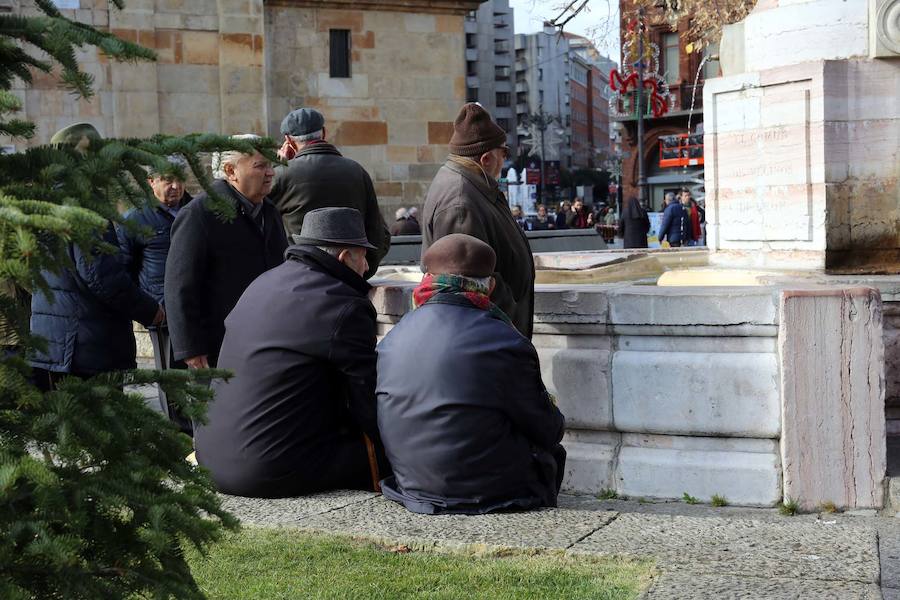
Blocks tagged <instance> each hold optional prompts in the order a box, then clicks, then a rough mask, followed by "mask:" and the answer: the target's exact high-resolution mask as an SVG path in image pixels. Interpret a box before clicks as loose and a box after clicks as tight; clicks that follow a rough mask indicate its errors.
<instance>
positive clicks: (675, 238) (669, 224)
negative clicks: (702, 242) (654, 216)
mask: <svg viewBox="0 0 900 600" xmlns="http://www.w3.org/2000/svg"><path fill="white" fill-rule="evenodd" d="M658 237H659V241H660V243H662V242H663V240H665V239H668V240H669V243H670V244H671V243H676V244H677V243H681V242H687V241H688V240H690V239H691V215H690V213H688V211H686V210H684V207H683V206H682V205H681V203H680V202H678V201H677V200H676V201H675V202H673V203H672V204H670V205H668V206H667V207H666V210H665V211H663V216H662V223H660V225H659V235H658Z"/></svg>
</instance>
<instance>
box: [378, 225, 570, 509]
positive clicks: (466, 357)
mask: <svg viewBox="0 0 900 600" xmlns="http://www.w3.org/2000/svg"><path fill="white" fill-rule="evenodd" d="M423 261H424V265H425V270H426V274H425V277H424V278H423V279H422V283H421V284H420V285H419V286H418V287H417V288H416V289H415V290H414V291H413V304H414V306H416V307H417V308H416V309H415V310H414V311H413V312H411V313H409V314H407V315H406V316H405V317H403V319H401V320H400V322H399V323H398V324H397V325H396V326H395V327H394V328H393V329H391V331H390V332H389V333H388V334H387V335H386V336H385V338H384V340H382V342H381V343H380V344H379V345H378V388H377V392H376V395H377V398H378V426H379V429H380V430H381V437H382V440H383V442H384V448H385V451H386V452H387V456H388V458H389V459H390V461H391V466H392V469H393V476H391V477H388V478H387V479H385V480H384V481H383V482H382V485H381V487H382V491H383V493H384V495H385V497H386V498H389V499H391V500H394V501H396V502H399V503H401V504H403V505H404V506H405V507H406V508H408V509H409V510H411V511H413V512H418V513H426V514H437V513H469V514H479V513H486V512H491V511H495V510H502V509H511V508H514V509H528V508H536V507H539V506H556V497H557V493H558V492H559V486H560V483H561V482H562V475H563V467H564V465H565V455H566V454H565V450H564V449H563V448H562V446H561V445H560V444H559V442H560V440H561V439H562V435H563V426H564V419H563V416H562V414H560V412H559V410H558V409H557V408H556V406H554V405H553V402H552V400H551V397H550V395H549V394H548V393H547V390H546V388H545V387H544V384H543V382H542V381H541V369H540V365H539V362H538V356H537V351H536V350H535V349H534V346H533V345H532V344H531V342H529V341H528V340H527V339H526V338H525V337H524V336H522V335H520V334H519V333H518V332H517V331H516V330H515V329H514V328H513V327H512V325H511V323H510V320H509V317H508V316H507V315H506V314H505V313H504V312H503V311H502V310H501V309H500V308H499V307H498V306H497V305H496V304H494V303H493V302H491V292H492V291H493V290H495V289H496V287H495V280H494V279H493V276H492V273H494V270H495V262H496V255H495V253H494V251H493V250H492V249H491V247H490V246H488V245H487V244H485V243H484V242H482V241H481V240H479V239H476V238H474V237H472V236H469V235H463V234H450V235H446V236H444V237H442V238H441V239H439V240H438V241H436V242H435V243H434V244H432V246H431V247H430V248H429V249H428V251H427V252H426V253H425V256H424V257H423ZM410 373H415V375H416V376H415V377H410V376H409V374H410Z"/></svg>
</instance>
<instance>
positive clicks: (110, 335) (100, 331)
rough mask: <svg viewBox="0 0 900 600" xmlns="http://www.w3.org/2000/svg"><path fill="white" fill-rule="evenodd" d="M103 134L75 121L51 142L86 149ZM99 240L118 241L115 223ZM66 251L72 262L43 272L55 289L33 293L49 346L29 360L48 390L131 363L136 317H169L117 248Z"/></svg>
mask: <svg viewBox="0 0 900 600" xmlns="http://www.w3.org/2000/svg"><path fill="white" fill-rule="evenodd" d="M99 138H100V134H99V133H98V132H97V130H96V129H95V128H94V127H93V126H92V125H90V124H88V123H77V124H75V125H71V126H69V127H66V128H65V129H63V130H61V131H59V132H57V133H56V134H55V135H54V136H53V137H52V138H51V140H50V143H51V144H58V145H67V146H71V147H73V148H75V149H76V150H82V149H84V148H86V147H88V146H89V145H90V143H91V140H93V139H99ZM100 241H102V242H104V243H105V244H111V245H112V246H115V245H116V242H117V240H116V232H115V229H114V227H113V224H112V223H109V224H108V227H107V228H106V230H105V231H104V233H103V235H102V238H101V239H100V240H98V242H100ZM66 251H67V252H68V257H67V259H68V260H69V261H70V262H71V264H72V267H73V268H71V269H69V268H67V269H62V270H61V271H60V272H59V273H58V274H54V273H49V272H44V274H43V275H44V277H45V278H46V280H47V285H48V286H49V288H50V292H51V293H50V295H49V296H46V295H44V293H43V292H41V291H39V290H38V291H36V292H35V294H34V296H32V298H31V333H32V334H34V335H36V336H40V337H42V338H44V340H45V341H46V342H47V347H46V351H42V350H40V351H38V352H36V354H35V356H33V357H32V358H31V359H30V360H29V363H30V364H31V366H32V367H33V368H34V378H35V380H36V383H37V384H38V387H40V388H41V389H42V390H44V391H48V390H50V389H53V387H54V386H55V384H56V382H57V380H58V379H59V378H60V377H61V376H63V375H73V376H75V377H83V378H86V377H91V376H93V375H97V374H99V373H106V372H109V371H121V370H125V369H133V368H134V367H135V355H136V348H135V343H134V331H133V330H132V324H131V322H132V320H134V321H138V322H140V323H141V324H143V325H147V326H150V325H159V324H161V323H162V322H163V321H164V320H165V318H166V313H165V311H164V310H163V308H162V306H160V304H159V303H158V302H157V301H156V300H155V299H154V298H152V297H151V296H149V295H148V294H146V293H145V292H143V291H142V290H141V289H140V288H139V287H138V286H137V285H136V284H135V283H134V282H133V281H132V280H131V278H130V277H129V276H128V273H127V272H126V271H125V269H124V268H123V267H122V264H121V263H120V262H119V260H118V258H117V257H116V256H115V255H114V254H109V253H107V252H103V251H101V250H100V249H99V247H95V248H82V247H80V246H77V245H75V244H73V243H69V244H67V246H66Z"/></svg>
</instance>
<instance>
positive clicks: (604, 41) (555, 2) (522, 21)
mask: <svg viewBox="0 0 900 600" xmlns="http://www.w3.org/2000/svg"><path fill="white" fill-rule="evenodd" d="M561 4H564V2H563V0H509V5H510V6H511V7H512V8H514V9H515V17H516V23H515V28H516V33H533V32H535V31H540V29H541V24H542V23H543V21H544V20H545V19H547V20H549V19H552V18H553V17H555V16H556V15H557V14H559V6H560V5H561ZM588 6H589V9H590V10H589V11H586V12H584V13H583V14H580V15H578V17H576V18H575V19H573V20H572V21H571V22H570V23H569V24H568V25H567V26H566V29H567V30H568V31H571V32H572V33H577V34H579V35H583V36H585V37H587V38H590V39H591V40H593V41H594V45H595V46H597V49H598V50H600V52H601V53H602V54H606V55H607V56H609V57H610V58H612V59H613V60H615V61H616V62H618V60H619V18H618V13H619V3H618V1H617V0H591V2H590V4H589V5H588Z"/></svg>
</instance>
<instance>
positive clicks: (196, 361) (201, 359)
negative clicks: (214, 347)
mask: <svg viewBox="0 0 900 600" xmlns="http://www.w3.org/2000/svg"><path fill="white" fill-rule="evenodd" d="M184 362H185V363H186V364H187V366H188V368H189V369H208V368H209V360H207V357H206V355H205V354H201V355H200V356H193V357H191V358H186V359H185V360H184Z"/></svg>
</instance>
